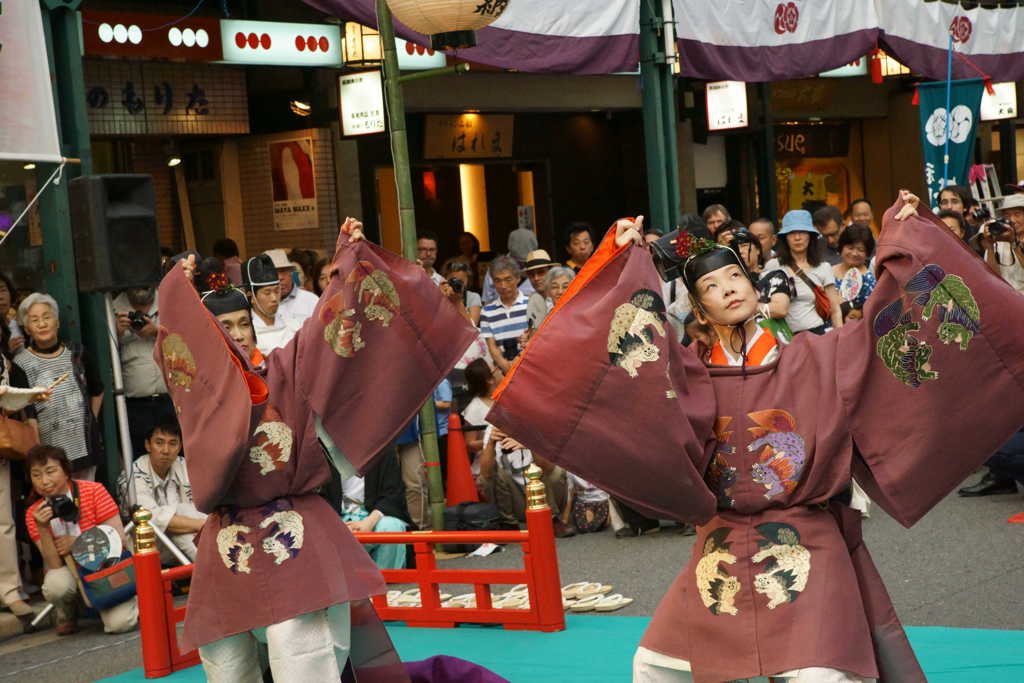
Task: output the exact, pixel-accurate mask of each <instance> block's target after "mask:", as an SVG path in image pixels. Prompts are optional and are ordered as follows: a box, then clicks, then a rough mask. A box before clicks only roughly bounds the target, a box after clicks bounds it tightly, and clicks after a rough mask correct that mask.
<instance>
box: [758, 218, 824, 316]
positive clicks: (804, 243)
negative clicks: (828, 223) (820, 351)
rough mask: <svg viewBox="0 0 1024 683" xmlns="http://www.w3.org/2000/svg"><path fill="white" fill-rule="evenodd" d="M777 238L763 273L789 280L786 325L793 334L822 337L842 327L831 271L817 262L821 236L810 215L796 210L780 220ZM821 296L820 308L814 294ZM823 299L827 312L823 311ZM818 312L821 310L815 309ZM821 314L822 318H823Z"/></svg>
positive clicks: (821, 262)
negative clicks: (779, 273)
mask: <svg viewBox="0 0 1024 683" xmlns="http://www.w3.org/2000/svg"><path fill="white" fill-rule="evenodd" d="M779 237H780V238H781V239H780V240H779V242H778V244H777V245H776V246H775V252H776V254H777V256H776V258H774V259H772V260H771V261H770V262H769V263H768V264H767V265H765V271H766V272H770V271H772V270H774V269H776V268H779V269H781V270H782V271H783V272H785V273H786V275H787V276H789V278H790V284H791V289H792V291H793V294H794V295H793V296H792V297H791V298H790V302H789V313H788V314H787V315H786V323H787V324H788V325H789V328H790V329H791V330H792V331H793V334H800V333H801V332H813V333H814V334H825V333H826V332H828V331H829V330H830V329H832V328H834V327H835V328H838V327H842V326H843V314H842V312H841V311H840V308H839V294H838V292H837V291H836V286H835V279H834V277H833V275H832V268H831V266H829V264H828V263H825V262H823V261H822V260H821V256H820V255H819V251H818V238H820V237H821V233H819V232H818V231H817V230H816V229H815V227H814V224H813V222H812V221H811V213H810V212H809V211H804V210H803V209H798V210H795V211H788V212H786V215H785V216H783V217H782V229H781V230H779ZM816 290H817V291H818V292H819V293H820V294H823V295H824V297H822V298H821V303H822V305H821V306H816V299H817V298H819V297H818V295H816V294H815V291H816ZM826 299H827V302H828V312H827V313H826V312H825V310H824V303H825V301H826ZM819 309H821V310H819ZM823 314H824V315H823Z"/></svg>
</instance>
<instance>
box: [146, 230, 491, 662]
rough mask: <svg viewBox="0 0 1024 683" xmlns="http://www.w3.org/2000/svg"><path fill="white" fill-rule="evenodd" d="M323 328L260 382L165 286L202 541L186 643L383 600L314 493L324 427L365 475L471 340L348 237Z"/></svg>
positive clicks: (285, 352)
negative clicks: (370, 598) (340, 606)
mask: <svg viewBox="0 0 1024 683" xmlns="http://www.w3.org/2000/svg"><path fill="white" fill-rule="evenodd" d="M334 264H335V266H336V267H337V272H336V274H335V275H334V276H333V277H332V278H331V284H330V286H329V287H328V288H327V290H326V291H325V292H324V295H323V296H322V297H321V300H320V303H319V305H318V306H317V308H316V311H315V312H314V314H313V316H312V317H311V318H310V319H309V320H307V321H306V323H305V324H304V325H303V327H302V329H301V330H299V332H298V333H297V334H296V335H295V337H294V338H293V339H292V341H291V342H290V343H289V344H288V345H287V346H285V347H283V348H281V349H278V350H276V351H274V352H273V353H271V354H270V356H269V357H268V358H267V361H266V367H265V368H263V369H254V368H253V367H252V366H251V365H250V362H249V359H248V358H246V357H245V354H243V353H242V351H241V350H240V349H239V348H238V346H237V345H236V344H235V343H234V342H233V341H232V340H231V339H230V338H229V337H228V336H227V335H226V334H225V332H224V330H223V328H222V327H221V325H220V324H219V323H218V322H217V320H216V318H214V317H213V316H212V315H211V314H210V313H209V312H208V311H207V310H206V308H205V307H204V306H203V304H202V303H201V301H200V299H199V296H198V295H197V294H196V291H195V289H194V288H193V287H192V285H191V283H189V282H188V280H187V279H186V278H185V276H184V275H183V274H182V272H181V270H180V269H179V268H175V269H174V270H173V271H172V272H171V273H170V274H168V275H167V276H166V277H165V278H164V280H163V282H162V283H161V285H160V301H161V309H162V310H161V316H160V317H161V326H160V333H159V337H158V342H159V343H157V345H156V351H155V357H156V360H157V362H158V363H159V364H160V365H161V367H162V368H163V369H164V373H165V377H166V378H167V386H168V389H169V390H170V393H171V397H172V399H173V400H174V405H175V407H176V409H177V412H178V417H179V419H180V421H181V427H182V433H183V435H184V443H185V457H186V461H187V466H188V470H189V478H190V480H191V482H192V487H193V493H194V497H195V502H196V507H198V508H199V509H200V510H202V511H204V512H207V513H209V515H210V516H209V517H208V518H207V522H206V525H205V526H204V527H203V530H202V533H201V535H200V540H199V552H198V556H197V559H196V567H195V574H194V576H193V580H192V590H191V593H190V595H189V604H188V614H187V617H186V619H185V632H184V638H183V643H184V646H185V647H186V648H191V647H198V646H202V645H205V644H207V643H210V642H213V641H216V640H218V639H220V638H224V637H225V636H229V635H232V634H235V633H241V632H244V631H248V630H251V629H254V628H257V627H260V626H267V625H269V624H273V623H278V622H281V621H284V620H286V619H290V618H292V617H295V616H298V615H301V614H305V613H307V612H312V611H315V610H319V609H323V608H326V607H328V606H330V605H334V604H339V603H344V602H350V601H358V600H361V599H365V598H367V597H368V596H370V595H374V594H378V593H382V592H384V590H385V584H384V581H383V579H382V577H381V575H380V572H379V571H378V569H377V566H376V565H375V564H374V562H373V560H371V559H370V557H369V555H367V554H366V552H365V551H364V550H363V548H362V545H361V544H360V543H359V542H358V541H356V540H355V538H354V537H353V536H352V534H351V533H350V532H349V531H348V529H347V528H346V527H345V525H344V524H343V523H342V521H341V519H340V518H339V516H338V514H337V513H336V512H335V511H334V510H333V509H332V508H331V507H330V506H329V505H328V504H327V503H326V502H325V501H324V500H323V499H322V498H321V497H320V496H319V495H318V494H317V493H316V489H317V488H318V487H320V486H322V485H324V484H326V483H327V482H328V481H329V478H330V471H329V467H330V466H329V464H328V460H327V458H326V457H325V450H324V447H323V446H322V445H321V443H320V441H319V440H318V438H317V433H316V426H315V425H316V421H317V419H318V418H319V420H320V422H321V424H322V429H323V430H324V431H325V432H326V434H327V435H328V436H329V437H330V438H331V440H332V441H333V442H334V446H335V447H336V448H337V449H338V450H340V452H341V454H342V455H343V456H344V457H345V458H346V459H347V460H348V461H349V462H350V463H351V464H352V465H353V466H354V467H355V468H356V469H357V470H359V471H365V470H366V469H367V468H368V467H369V466H370V465H371V464H372V463H371V461H372V459H373V457H374V455H376V454H377V453H379V452H381V450H382V448H383V446H384V445H385V444H387V442H388V441H390V440H391V439H392V438H393V437H394V436H395V435H396V434H397V433H398V432H399V430H400V429H401V428H402V427H403V426H404V425H405V424H407V423H408V422H409V420H410V419H411V418H412V417H413V415H415V413H416V412H417V410H418V409H419V407H420V406H421V405H422V404H423V402H424V401H425V400H426V399H427V398H428V397H429V396H430V395H431V392H432V390H433V389H434V387H435V386H436V385H437V384H438V383H439V382H440V381H441V379H443V378H444V377H445V376H446V375H447V374H448V372H449V371H450V370H451V368H452V367H453V366H454V365H455V363H456V362H457V361H458V359H459V357H460V356H461V355H462V352H463V351H464V350H465V348H466V347H467V346H468V345H469V344H470V341H471V340H472V335H473V334H474V333H473V330H472V329H471V327H470V326H469V325H468V324H467V323H466V322H465V321H464V320H463V319H462V318H461V317H460V316H459V314H458V312H457V311H456V309H455V308H454V307H453V306H452V305H451V304H450V303H449V302H448V301H446V300H445V299H444V297H443V296H442V295H441V292H440V290H438V288H437V287H436V286H434V285H433V283H431V282H430V280H429V279H428V278H427V276H426V274H425V273H424V271H423V269H422V268H420V267H418V266H416V265H414V264H412V263H410V262H409V261H406V260H405V259H402V258H400V257H398V256H396V255H394V254H391V253H390V252H387V251H385V250H383V249H381V248H379V247H377V246H375V245H372V244H369V243H368V242H359V243H356V244H354V245H353V244H349V243H348V237H347V236H346V235H341V236H340V237H339V240H338V248H337V251H336V253H335V256H334Z"/></svg>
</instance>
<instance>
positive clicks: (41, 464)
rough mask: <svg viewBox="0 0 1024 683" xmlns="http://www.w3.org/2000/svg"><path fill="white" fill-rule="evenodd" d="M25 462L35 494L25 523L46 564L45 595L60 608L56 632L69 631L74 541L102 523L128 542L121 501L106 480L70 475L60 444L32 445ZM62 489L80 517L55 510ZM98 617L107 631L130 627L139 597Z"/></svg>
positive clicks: (74, 602) (74, 618)
mask: <svg viewBox="0 0 1024 683" xmlns="http://www.w3.org/2000/svg"><path fill="white" fill-rule="evenodd" d="M25 466H26V467H27V468H28V471H29V477H30V478H31V482H32V499H33V500H34V502H33V503H32V505H30V506H29V508H28V511H27V512H26V513H25V524H26V526H27V527H28V533H29V536H30V537H31V538H32V542H33V543H35V544H36V548H38V549H39V553H40V554H41V555H42V556H43V565H44V567H45V568H46V578H45V579H44V580H43V597H45V598H46V600H47V601H48V602H50V603H51V604H52V605H53V606H54V609H55V610H56V612H57V635H61V636H65V635H70V634H72V633H74V632H75V631H77V630H78V614H77V612H78V590H79V589H78V582H77V580H76V578H75V576H74V574H73V570H72V569H71V567H70V566H69V562H68V559H67V558H68V557H69V556H70V555H71V546H72V545H73V544H74V542H75V539H76V538H78V536H80V535H81V534H82V533H83V532H85V531H88V530H89V529H91V528H93V527H95V526H101V525H102V526H108V527H110V528H112V529H113V530H114V531H115V532H117V534H118V535H119V536H121V542H122V543H124V542H125V538H124V528H123V527H122V526H121V517H120V515H119V514H118V510H117V503H115V502H114V499H113V498H111V497H110V494H109V493H107V490H106V489H105V488H103V485H102V484H97V483H96V482H92V481H84V480H80V479H72V477H71V463H69V462H68V458H67V455H65V453H64V450H63V449H62V448H57V447H55V446H36V447H35V448H33V449H32V450H31V451H29V454H28V457H27V458H26V459H25ZM60 495H63V496H67V497H68V498H71V499H72V500H74V501H75V502H76V503H77V507H78V510H77V519H67V518H61V517H58V516H56V514H55V510H54V509H53V507H51V505H50V500H52V499H53V498H54V496H60ZM100 618H101V619H102V620H103V629H104V630H105V631H106V632H107V633H123V632H125V631H130V630H131V629H133V628H135V624H136V623H137V622H138V619H139V610H138V603H137V602H136V599H135V598H134V597H133V598H131V599H130V600H128V601H127V602H123V603H121V604H119V605H114V606H113V607H111V608H109V609H105V610H100Z"/></svg>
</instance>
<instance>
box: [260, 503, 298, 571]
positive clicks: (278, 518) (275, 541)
mask: <svg viewBox="0 0 1024 683" xmlns="http://www.w3.org/2000/svg"><path fill="white" fill-rule="evenodd" d="M260 528H261V529H268V530H269V531H270V535H269V536H267V537H266V538H264V539H263V552H265V553H267V554H268V555H272V556H273V557H274V564H281V563H282V562H284V561H286V560H290V559H292V558H293V557H295V556H297V555H298V554H299V551H300V550H301V549H302V542H303V536H304V527H303V524H302V515H300V514H299V513H298V512H295V511H294V510H281V511H280V512H275V513H273V514H272V515H270V516H268V517H267V518H266V519H264V520H263V521H262V522H260Z"/></svg>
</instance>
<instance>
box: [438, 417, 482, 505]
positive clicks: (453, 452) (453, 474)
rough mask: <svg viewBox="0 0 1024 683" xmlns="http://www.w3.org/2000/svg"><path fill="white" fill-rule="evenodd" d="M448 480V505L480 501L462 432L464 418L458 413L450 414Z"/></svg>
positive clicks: (446, 483) (446, 488)
mask: <svg viewBox="0 0 1024 683" xmlns="http://www.w3.org/2000/svg"><path fill="white" fill-rule="evenodd" d="M446 455H447V458H448V481H446V482H445V491H447V493H448V498H447V503H446V504H447V505H448V507H452V506H453V505H458V504H459V503H479V502H480V496H479V495H477V492H476V482H474V481H473V472H472V470H470V468H469V451H468V450H467V449H466V437H465V435H464V434H463V433H462V420H461V419H460V418H459V415H458V414H457V413H454V412H453V413H452V414H451V415H449V416H448V453H447V454H446Z"/></svg>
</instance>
